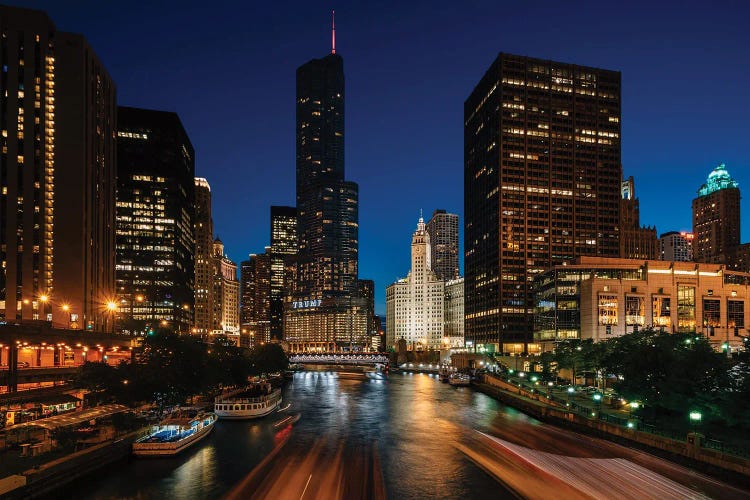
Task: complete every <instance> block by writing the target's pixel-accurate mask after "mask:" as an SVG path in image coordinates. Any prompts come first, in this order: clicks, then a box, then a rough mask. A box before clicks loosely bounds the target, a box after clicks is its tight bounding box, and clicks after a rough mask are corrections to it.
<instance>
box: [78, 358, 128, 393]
mask: <svg viewBox="0 0 750 500" xmlns="http://www.w3.org/2000/svg"><path fill="white" fill-rule="evenodd" d="M119 384H120V374H119V373H118V371H117V369H116V368H115V367H114V366H110V365H108V364H107V363H101V362H91V361H87V362H85V363H84V364H83V365H81V366H80V368H78V371H77V372H76V375H75V377H74V379H73V386H74V387H77V388H79V389H86V390H88V391H89V392H92V393H94V394H95V395H96V396H95V397H96V398H97V399H99V400H108V399H111V398H112V397H114V395H115V392H116V390H117V388H118V385H119Z"/></svg>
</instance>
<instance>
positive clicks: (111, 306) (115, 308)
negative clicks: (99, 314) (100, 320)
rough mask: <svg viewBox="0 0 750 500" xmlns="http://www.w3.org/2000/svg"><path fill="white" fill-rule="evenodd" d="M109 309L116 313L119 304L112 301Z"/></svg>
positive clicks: (108, 306) (108, 305) (109, 303)
mask: <svg viewBox="0 0 750 500" xmlns="http://www.w3.org/2000/svg"><path fill="white" fill-rule="evenodd" d="M107 309H109V310H110V311H116V310H117V302H114V301H112V300H110V301H109V302H107Z"/></svg>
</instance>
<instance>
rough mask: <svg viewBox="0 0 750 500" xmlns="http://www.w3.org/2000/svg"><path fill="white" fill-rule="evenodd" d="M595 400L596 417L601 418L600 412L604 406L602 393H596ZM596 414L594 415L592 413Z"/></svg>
mask: <svg viewBox="0 0 750 500" xmlns="http://www.w3.org/2000/svg"><path fill="white" fill-rule="evenodd" d="M593 397H594V402H596V415H595V416H596V418H599V414H600V413H601V408H602V395H601V394H599V393H596V394H594V396H593ZM592 416H594V415H592Z"/></svg>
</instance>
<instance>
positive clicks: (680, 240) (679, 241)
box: [659, 231, 693, 262]
mask: <svg viewBox="0 0 750 500" xmlns="http://www.w3.org/2000/svg"><path fill="white" fill-rule="evenodd" d="M659 249H660V257H659V258H660V259H661V260H668V261H670V262H691V261H692V260H693V233H688V232H687V231H669V232H668V233H664V234H662V235H661V236H659Z"/></svg>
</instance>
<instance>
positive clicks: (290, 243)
mask: <svg viewBox="0 0 750 500" xmlns="http://www.w3.org/2000/svg"><path fill="white" fill-rule="evenodd" d="M269 252H270V265H271V271H270V273H271V292H270V293H271V298H270V302H271V303H270V314H271V334H270V337H271V339H273V340H281V339H282V338H283V336H284V296H285V295H289V294H290V292H291V289H292V288H293V284H292V283H289V282H288V280H287V279H286V276H287V273H286V270H287V268H288V266H289V265H290V264H292V263H293V260H294V258H295V256H296V255H297V208H296V207H278V206H273V207H271V248H270V249H269Z"/></svg>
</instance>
